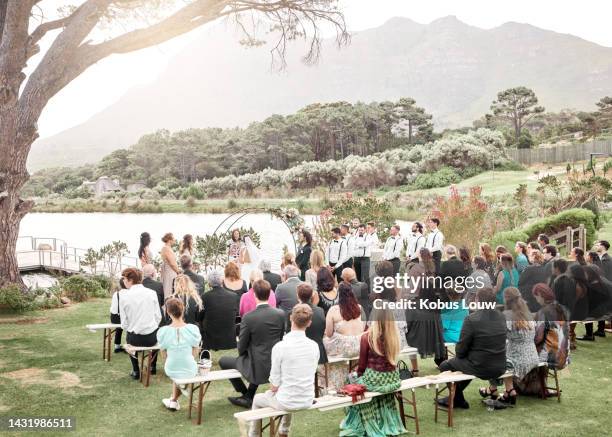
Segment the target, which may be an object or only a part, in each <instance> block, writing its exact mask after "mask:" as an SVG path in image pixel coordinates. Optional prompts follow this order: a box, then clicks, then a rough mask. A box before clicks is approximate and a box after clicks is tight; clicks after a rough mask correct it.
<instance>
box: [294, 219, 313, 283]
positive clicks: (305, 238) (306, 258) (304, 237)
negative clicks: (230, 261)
mask: <svg viewBox="0 0 612 437" xmlns="http://www.w3.org/2000/svg"><path fill="white" fill-rule="evenodd" d="M311 253H312V235H311V234H310V232H308V231H307V230H306V229H302V230H301V231H300V248H299V250H298V254H297V256H296V258H295V262H296V264H297V266H298V268H299V269H300V280H302V281H305V280H306V271H307V270H308V269H309V268H310V254H311Z"/></svg>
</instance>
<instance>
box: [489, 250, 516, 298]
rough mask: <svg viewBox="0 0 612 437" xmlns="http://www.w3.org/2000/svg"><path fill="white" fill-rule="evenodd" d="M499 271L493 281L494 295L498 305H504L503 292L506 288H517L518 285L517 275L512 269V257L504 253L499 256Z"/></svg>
mask: <svg viewBox="0 0 612 437" xmlns="http://www.w3.org/2000/svg"><path fill="white" fill-rule="evenodd" d="M500 266H501V270H500V272H499V273H498V274H497V280H496V281H495V288H494V290H495V295H496V299H497V303H498V304H503V303H504V290H505V289H506V288H508V287H517V286H518V284H519V273H518V270H517V269H516V268H515V267H514V260H513V259H512V255H510V254H509V253H504V254H502V255H501V256H500Z"/></svg>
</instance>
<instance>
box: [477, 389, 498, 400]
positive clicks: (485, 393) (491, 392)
mask: <svg viewBox="0 0 612 437" xmlns="http://www.w3.org/2000/svg"><path fill="white" fill-rule="evenodd" d="M478 393H480V396H482V397H483V398H489V397H490V398H491V399H497V387H495V388H493V389H491V387H482V388H479V389H478Z"/></svg>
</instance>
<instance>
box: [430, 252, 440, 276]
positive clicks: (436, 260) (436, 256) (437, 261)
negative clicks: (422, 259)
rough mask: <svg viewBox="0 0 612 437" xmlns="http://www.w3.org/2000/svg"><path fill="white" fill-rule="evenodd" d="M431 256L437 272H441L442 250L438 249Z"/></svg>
mask: <svg viewBox="0 0 612 437" xmlns="http://www.w3.org/2000/svg"><path fill="white" fill-rule="evenodd" d="M431 257H432V258H433V261H434V264H435V266H436V274H439V273H440V264H442V252H441V251H439V250H436V251H435V252H432V253H431Z"/></svg>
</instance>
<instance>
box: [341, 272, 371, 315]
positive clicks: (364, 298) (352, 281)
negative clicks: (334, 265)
mask: <svg viewBox="0 0 612 437" xmlns="http://www.w3.org/2000/svg"><path fill="white" fill-rule="evenodd" d="M342 281H343V282H346V283H347V284H349V285H350V286H351V290H353V294H354V295H355V298H356V299H357V302H358V303H359V305H361V308H362V309H363V311H364V313H365V315H366V319H367V317H368V315H369V314H370V291H369V288H368V284H366V283H365V282H359V281H357V275H356V274H355V270H353V269H351V268H346V269H344V270H342Z"/></svg>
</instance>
